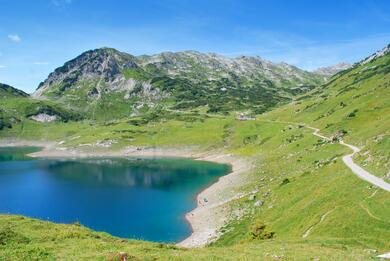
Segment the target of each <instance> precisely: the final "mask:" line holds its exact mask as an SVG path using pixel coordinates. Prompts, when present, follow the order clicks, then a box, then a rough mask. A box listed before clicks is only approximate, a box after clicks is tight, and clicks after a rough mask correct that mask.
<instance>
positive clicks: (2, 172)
mask: <svg viewBox="0 0 390 261" xmlns="http://www.w3.org/2000/svg"><path fill="white" fill-rule="evenodd" d="M37 150H39V148H27V147H22V148H0V213H11V214H22V215H26V216H30V217H36V218H40V219H46V220H51V221H54V222H61V223H72V222H75V221H79V222H80V223H81V224H83V225H85V226H88V227H90V228H92V229H95V230H99V231H105V232H108V233H111V234H113V235H115V236H120V237H127V238H138V239H145V240H152V241H159V242H176V241H179V240H181V239H184V238H185V237H187V236H189V235H190V233H191V227H190V226H189V224H188V223H187V222H186V221H185V219H184V215H185V213H187V212H189V211H190V210H191V209H193V208H194V207H195V206H196V200H195V198H196V197H195V196H196V194H197V193H199V192H200V191H201V190H202V189H204V188H205V187H207V186H209V185H210V184H212V183H214V182H216V180H217V179H218V178H219V177H221V176H222V175H225V174H227V173H228V172H229V171H230V166H228V165H221V164H216V163H212V162H204V161H195V160H189V159H176V158H159V159H149V158H87V159H35V158H29V157H27V156H25V155H26V154H27V153H31V152H34V151H37Z"/></svg>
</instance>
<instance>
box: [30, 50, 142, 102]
mask: <svg viewBox="0 0 390 261" xmlns="http://www.w3.org/2000/svg"><path fill="white" fill-rule="evenodd" d="M137 67H138V66H137V64H136V63H135V57H134V56H132V55H129V54H126V53H122V52H119V51H117V50H115V49H113V48H99V49H95V50H89V51H86V52H84V53H82V54H81V55H79V56H77V57H76V58H74V59H72V60H70V61H68V62H66V63H65V64H64V65H63V66H61V67H59V68H57V69H55V70H54V72H52V73H51V74H50V75H49V77H48V78H47V79H46V80H45V81H44V82H42V83H41V84H40V85H39V86H38V90H37V91H36V92H35V96H39V95H40V93H41V92H42V90H44V89H45V88H47V87H49V86H51V85H52V84H56V83H59V82H61V83H63V84H62V86H61V88H62V90H66V89H68V88H72V87H73V86H74V84H75V83H77V82H79V81H82V80H89V79H103V80H104V81H105V82H113V81H115V80H116V79H117V77H118V76H121V75H122V72H123V70H125V69H131V68H137Z"/></svg>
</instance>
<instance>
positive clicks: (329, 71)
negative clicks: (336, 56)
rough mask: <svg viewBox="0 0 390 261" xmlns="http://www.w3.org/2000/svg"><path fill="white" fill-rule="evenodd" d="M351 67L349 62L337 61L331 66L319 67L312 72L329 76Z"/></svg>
mask: <svg viewBox="0 0 390 261" xmlns="http://www.w3.org/2000/svg"><path fill="white" fill-rule="evenodd" d="M350 67H351V64H349V63H344V62H343V63H338V64H335V65H332V66H327V67H321V68H318V69H317V70H315V71H314V72H315V73H317V74H320V75H323V76H327V77H330V76H332V75H335V74H336V73H338V72H340V71H343V70H346V69H348V68H350Z"/></svg>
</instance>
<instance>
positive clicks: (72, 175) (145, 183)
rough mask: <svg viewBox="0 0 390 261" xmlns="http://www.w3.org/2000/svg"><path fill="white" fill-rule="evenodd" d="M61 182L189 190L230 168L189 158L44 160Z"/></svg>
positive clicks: (206, 182) (43, 163) (43, 162)
mask: <svg viewBox="0 0 390 261" xmlns="http://www.w3.org/2000/svg"><path fill="white" fill-rule="evenodd" d="M40 167H41V168H42V169H46V171H47V172H48V173H50V174H51V175H53V176H54V177H55V178H57V179H63V180H67V181H72V182H76V183H77V184H84V185H88V186H117V187H144V188H156V189H161V190H173V189H176V190H186V189H188V188H192V187H202V186H205V185H208V184H209V182H210V181H214V179H215V178H216V177H219V176H221V173H227V172H229V170H230V167H229V166H227V165H220V164H215V163H210V162H201V161H194V160H187V159H145V158H142V159H136V158H130V159H129V158H127V159H123V158H105V159H101V158H93V159H81V160H66V161H64V160H56V161H41V162H40Z"/></svg>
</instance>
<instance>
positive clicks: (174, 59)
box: [33, 48, 323, 118]
mask: <svg viewBox="0 0 390 261" xmlns="http://www.w3.org/2000/svg"><path fill="white" fill-rule="evenodd" d="M322 78H323V77H321V76H319V75H317V74H314V73H310V72H306V71H304V70H301V69H299V68H297V67H294V66H291V65H288V64H285V63H279V64H275V63H272V62H270V61H266V60H264V59H262V58H260V57H249V56H240V57H237V58H228V57H224V56H221V55H218V54H213V53H200V52H196V51H184V52H176V53H174V52H165V53H161V54H157V55H142V56H138V57H136V56H133V55H130V54H127V53H124V52H119V51H117V50H115V49H112V48H100V49H95V50H90V51H87V52H84V53H82V54H81V55H80V56H78V57H76V58H75V59H73V60H71V61H69V62H66V63H65V64H64V65H63V66H62V67H59V68H57V69H56V70H55V71H54V72H52V73H51V74H50V75H49V77H48V78H47V79H46V80H45V81H44V82H42V83H41V84H40V85H39V87H38V89H37V90H36V92H35V93H34V94H33V96H34V97H45V98H48V99H53V100H58V101H60V102H63V103H65V104H67V105H70V106H72V107H77V108H80V109H81V110H83V111H85V112H86V113H89V114H90V115H92V116H94V117H98V115H106V117H108V118H112V117H116V118H118V117H126V116H129V115H137V114H139V113H142V112H143V111H148V110H150V109H152V108H154V107H156V106H163V107H167V108H171V109H176V110H177V109H188V108H199V107H204V108H207V109H208V111H210V112H228V111H233V110H250V111H252V112H255V113H261V112H264V111H266V110H268V109H269V108H272V107H274V106H276V105H277V104H280V103H285V102H287V101H289V100H291V98H292V97H293V96H294V95H296V94H300V93H305V92H307V91H309V90H311V89H313V88H314V87H315V86H317V85H319V84H321V83H322V82H323V79H322ZM108 108H109V110H108ZM108 111H110V112H112V113H109V115H107V112H108Z"/></svg>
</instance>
